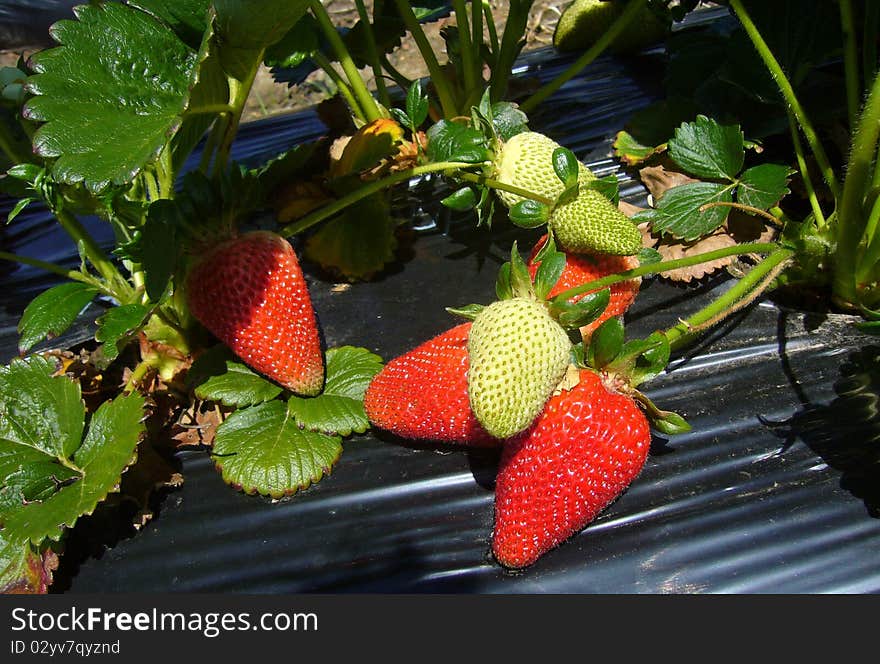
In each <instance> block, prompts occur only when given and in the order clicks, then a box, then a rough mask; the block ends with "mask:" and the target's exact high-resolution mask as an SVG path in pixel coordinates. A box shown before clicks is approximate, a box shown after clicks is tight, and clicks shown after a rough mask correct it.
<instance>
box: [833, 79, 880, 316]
mask: <svg viewBox="0 0 880 664" xmlns="http://www.w3.org/2000/svg"><path fill="white" fill-rule="evenodd" d="M878 139H880V76H876V77H875V78H874V83H873V85H872V86H871V92H870V94H869V95H868V99H867V101H866V102H865V107H864V110H863V111H862V116H861V118H860V120H859V123H858V127H857V128H856V132H855V135H854V136H853V143H852V151H851V152H850V156H849V161H848V163H847V168H846V179H845V180H844V182H843V193H842V195H841V197H840V204H839V208H838V220H837V223H838V241H837V252H836V258H835V267H834V281H833V292H834V295H835V296H836V297H837V298H838V299H839V300H840V301H841V302H842V303H849V304H856V296H857V284H856V280H855V274H856V273H858V272H859V271H860V270H861V269H863V268H862V266H861V262H862V259H863V258H864V257H860V256H859V255H858V254H859V247H860V246H861V245H862V243H863V242H867V243H868V244H870V243H871V242H872V241H873V239H874V238H872V237H869V238H865V237H864V232H865V228H866V226H867V215H865V214H864V210H863V206H864V200H865V194H866V193H867V191H868V186H869V183H871V181H872V179H873V175H874V170H873V169H874V158H875V155H876V152H877V142H878ZM865 267H866V268H867V266H865Z"/></svg>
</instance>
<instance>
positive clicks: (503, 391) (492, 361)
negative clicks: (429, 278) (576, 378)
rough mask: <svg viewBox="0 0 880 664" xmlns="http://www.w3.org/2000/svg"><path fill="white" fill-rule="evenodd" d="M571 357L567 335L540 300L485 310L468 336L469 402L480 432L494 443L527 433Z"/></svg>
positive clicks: (496, 304)
mask: <svg viewBox="0 0 880 664" xmlns="http://www.w3.org/2000/svg"><path fill="white" fill-rule="evenodd" d="M570 351H571V341H570V340H569V338H568V335H567V334H566V332H565V330H564V329H563V328H562V326H560V325H559V323H557V322H556V321H555V320H553V318H551V316H550V314H549V313H548V311H547V307H546V306H545V305H544V304H543V303H541V302H539V301H538V300H535V299H532V298H529V297H514V298H512V299H509V300H500V301H498V302H493V303H492V304H491V305H489V306H488V307H486V308H485V309H483V310H482V311H481V312H480V313H479V314H478V315H477V317H476V318H475V319H474V322H473V325H472V326H471V332H470V335H469V336H468V357H469V361H470V373H469V374H468V397H469V399H470V404H471V410H473V412H474V415H475V416H476V418H477V420H478V421H479V422H480V424H482V425H483V428H485V429H486V431H488V432H489V433H490V434H491V435H493V436H495V437H496V438H508V437H510V436H513V435H514V434H517V433H519V432H520V431H523V430H524V429H526V428H527V427H528V426H529V425H530V424H531V423H532V421H533V420H534V419H535V417H537V415H538V413H540V412H541V409H542V408H543V407H544V403H545V402H546V401H547V399H549V398H550V396H551V395H552V394H553V391H554V389H556V386H557V385H558V384H559V382H560V380H561V379H562V377H563V375H564V374H565V370H566V368H567V367H568V364H569V355H570Z"/></svg>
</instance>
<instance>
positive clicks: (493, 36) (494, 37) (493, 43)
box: [481, 1, 501, 56]
mask: <svg viewBox="0 0 880 664" xmlns="http://www.w3.org/2000/svg"><path fill="white" fill-rule="evenodd" d="M481 4H482V5H483V18H485V19H486V30H488V32H489V48H490V49H491V52H492V55H495V56H497V55H498V51H500V50H501V42H499V41H498V30H497V29H496V28H495V17H494V16H493V15H492V7H491V6H490V5H489V3H488V2H485V1H484V2H482V3H481Z"/></svg>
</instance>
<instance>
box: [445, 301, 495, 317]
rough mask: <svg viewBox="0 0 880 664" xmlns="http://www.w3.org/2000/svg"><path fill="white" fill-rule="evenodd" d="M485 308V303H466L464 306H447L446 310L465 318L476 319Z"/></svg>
mask: <svg viewBox="0 0 880 664" xmlns="http://www.w3.org/2000/svg"><path fill="white" fill-rule="evenodd" d="M485 308H486V305H485V304H466V305H464V306H463V307H446V311H447V312H448V313H450V314H452V315H453V316H459V317H461V318H464V319H465V320H474V319H475V318H476V317H477V316H479V314H480V312H481V311H482V310H483V309H485Z"/></svg>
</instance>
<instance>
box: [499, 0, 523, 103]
mask: <svg viewBox="0 0 880 664" xmlns="http://www.w3.org/2000/svg"><path fill="white" fill-rule="evenodd" d="M531 6H532V3H531V2H530V3H528V5H527V6H520V3H510V8H509V10H508V13H507V19H506V20H505V21H504V30H503V32H502V33H501V44H500V46H499V47H498V54H497V57H496V58H495V62H494V63H493V64H492V80H491V84H490V85H491V89H492V101H493V102H498V101H501V100H502V99H503V98H504V96H505V95H506V94H507V85H508V81H509V80H510V76H511V74H512V73H513V63H514V61H515V60H516V56H517V55H519V49H520V43H521V41H522V37H523V33H524V32H525V29H526V25H527V24H528V13H529V10H530V9H531Z"/></svg>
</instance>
